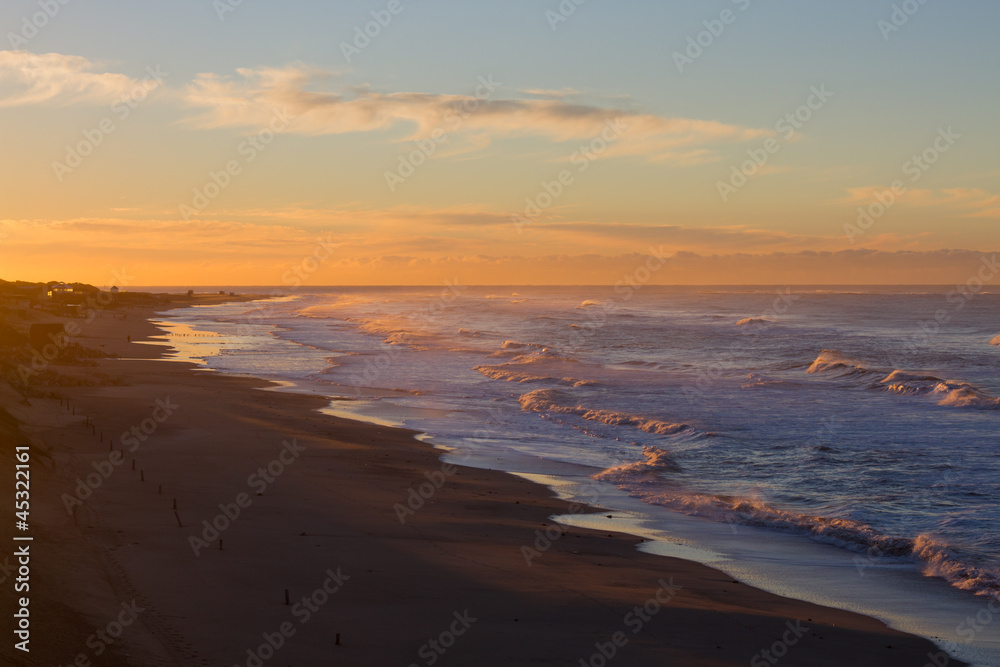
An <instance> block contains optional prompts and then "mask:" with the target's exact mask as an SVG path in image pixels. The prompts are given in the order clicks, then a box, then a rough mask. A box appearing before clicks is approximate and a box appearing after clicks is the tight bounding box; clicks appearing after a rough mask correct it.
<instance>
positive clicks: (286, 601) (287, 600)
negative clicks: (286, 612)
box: [285, 588, 292, 605]
mask: <svg viewBox="0 0 1000 667" xmlns="http://www.w3.org/2000/svg"><path fill="white" fill-rule="evenodd" d="M285 604H286V605H289V604H292V602H291V600H289V599H288V589H287V588H286V589H285Z"/></svg>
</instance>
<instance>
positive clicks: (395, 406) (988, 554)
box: [162, 284, 1000, 665]
mask: <svg viewBox="0 0 1000 667" xmlns="http://www.w3.org/2000/svg"><path fill="white" fill-rule="evenodd" d="M278 291H282V293H283V294H284V295H285V296H282V297H281V298H273V299H269V300H266V301H258V302H251V303H230V304H223V305H219V306H211V307H193V308H185V309H180V310H173V311H170V312H169V313H168V314H167V315H165V316H164V319H163V322H162V326H164V327H165V329H167V331H168V334H167V338H168V339H169V343H170V344H171V345H172V346H173V348H174V352H173V356H174V357H175V358H179V359H188V360H198V361H199V362H200V363H203V364H204V367H205V368H209V369H214V370H218V371H223V372H229V373H241V374H249V375H254V376H258V377H264V378H267V379H272V380H277V381H280V382H281V383H282V384H281V386H282V387H283V388H285V389H292V390H295V391H305V392H312V393H319V394H323V395H326V396H328V397H330V398H331V404H330V408H329V411H330V412H331V413H334V414H340V415H344V416H351V417H354V418H361V419H367V420H371V421H379V422H381V423H391V424H401V425H405V426H407V427H410V428H413V429H416V430H419V431H422V432H423V433H425V434H426V436H425V437H426V438H427V439H428V440H430V441H431V442H433V443H435V444H437V445H440V446H443V447H446V448H449V449H451V450H453V451H452V452H451V453H450V454H449V455H448V456H449V457H450V458H451V459H461V460H462V461H463V462H466V463H471V464H473V465H479V466H482V467H488V468H494V469H501V470H508V471H511V472H515V473H519V474H525V475H528V476H531V477H532V478H533V479H536V480H538V481H542V482H544V483H547V484H549V485H550V486H552V487H553V488H557V489H559V492H560V493H562V494H563V495H565V496H566V497H567V498H571V499H576V500H586V501H588V502H590V503H592V504H595V505H597V506H601V507H605V508H609V509H610V510H613V511H614V513H612V518H611V519H607V518H606V517H605V514H607V512H604V513H602V514H600V515H599V516H591V517H581V516H570V517H563V518H562V520H563V521H566V522H573V523H578V524H581V525H592V526H594V527H600V528H601V529H606V530H610V529H614V530H625V531H628V532H632V533H635V534H637V535H643V536H645V537H647V538H648V539H649V541H648V542H646V543H644V547H643V548H644V550H647V551H651V552H653V553H662V554H665V555H674V556H679V557H682V558H684V557H686V558H689V559H692V560H700V561H702V562H706V563H709V564H711V565H713V566H714V567H718V568H719V569H723V570H724V571H727V572H729V573H731V574H732V575H733V576H734V577H737V578H739V579H741V580H743V581H746V582H747V583H751V584H753V585H755V586H759V587H761V588H765V589H767V590H772V591H775V592H779V593H781V594H784V595H791V596H794V597H799V598H802V599H808V600H812V601H817V602H822V603H824V604H829V605H834V606H839V607H842V608H846V609H852V610H855V611H860V612H862V613H867V614H870V615H873V616H877V617H879V618H882V619H884V620H887V621H888V622H890V623H891V624H892V625H894V626H895V627H899V628H901V629H904V630H908V631H912V632H919V633H920V634H923V635H925V636H929V637H932V638H935V639H936V640H937V641H938V642H939V644H940V645H941V646H942V647H943V648H945V649H947V650H948V651H949V653H951V654H952V655H954V656H958V657H962V658H964V659H966V660H969V661H972V662H975V663H976V664H981V665H1000V521H998V519H1000V502H998V491H1000V429H998V425H1000V294H993V293H989V292H984V291H979V292H971V291H964V292H963V291H957V290H949V289H942V288H890V287H870V288H865V287H851V288H845V289H835V288H820V289H812V288H746V287H738V288H726V287H714V288H696V287H690V288H687V287H685V288H681V287H654V286H639V285H633V286H629V285H619V286H618V287H617V288H606V287H594V288H589V287H548V288H541V287H514V288H485V287H462V286H458V285H454V284H449V285H446V286H442V287H436V288H309V289H304V288H303V289H297V290H290V289H288V288H285V289H284V290H278ZM532 539H533V536H526V543H527V544H530V543H531V541H532Z"/></svg>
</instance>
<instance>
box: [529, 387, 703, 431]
mask: <svg viewBox="0 0 1000 667" xmlns="http://www.w3.org/2000/svg"><path fill="white" fill-rule="evenodd" d="M568 398H569V397H567V396H566V395H565V394H564V393H563V392H560V391H558V390H556V389H536V390H535V391H532V392H529V393H527V394H524V395H522V396H521V397H520V398H519V399H518V402H519V403H520V404H521V409H522V410H525V411H533V412H551V413H561V414H572V415H577V416H579V417H582V418H584V419H587V420H589V421H596V422H601V423H604V424H611V425H613V426H631V427H633V428H637V429H639V430H640V431H644V432H646V433H653V434H656V435H674V434H675V433H679V432H681V431H684V430H686V429H689V428H690V426H688V425H687V424H677V423H673V422H668V421H663V420H660V419H651V418H648V417H640V416H637V415H631V414H628V413H625V412H618V411H614V410H600V409H593V408H588V407H585V406H582V405H561V404H560V403H562V402H566V401H567V399H568Z"/></svg>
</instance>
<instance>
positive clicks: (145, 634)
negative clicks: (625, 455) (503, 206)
mask: <svg viewBox="0 0 1000 667" xmlns="http://www.w3.org/2000/svg"><path fill="white" fill-rule="evenodd" d="M219 298H221V297H216V299H219ZM206 302H208V300H206ZM155 312H156V310H154V309H152V308H135V309H132V310H131V311H130V312H129V316H128V318H127V319H124V320H122V319H116V318H115V317H113V316H112V314H111V313H110V312H109V313H105V316H104V317H100V318H98V319H95V320H94V321H93V322H91V323H90V324H88V325H87V326H86V327H83V328H82V330H81V333H80V335H79V336H77V337H75V338H74V339H73V340H74V341H75V342H78V343H80V344H82V345H84V346H87V347H91V348H95V349H98V350H102V351H104V352H106V353H111V354H115V355H117V357H118V358H100V359H95V360H94V361H93V363H94V365H92V366H82V365H80V366H55V365H53V370H56V371H57V372H58V373H60V374H62V375H64V376H70V377H78V378H84V379H86V378H91V379H93V378H98V379H99V382H98V383H95V384H92V385H90V386H48V387H38V388H37V390H38V392H41V393H44V394H46V395H47V396H45V397H37V396H32V397H30V398H28V399H24V398H22V397H21V396H20V395H19V394H18V393H17V392H15V391H14V390H13V389H12V388H11V387H10V386H8V385H6V384H2V385H0V397H2V406H3V408H4V409H5V410H6V411H7V412H8V413H9V415H10V416H11V417H12V418H13V419H14V420H16V422H17V423H15V422H14V421H12V420H11V419H9V418H7V416H6V415H2V414H0V417H3V419H2V420H0V428H2V429H3V443H4V445H3V446H4V458H5V460H6V461H8V462H10V461H12V456H11V452H10V451H9V450H11V449H12V448H13V446H15V444H19V443H26V442H30V451H31V482H32V485H31V499H32V503H31V529H30V534H31V535H32V536H33V537H34V540H33V542H32V543H31V554H32V557H31V590H30V596H31V603H30V610H31V617H30V618H31V639H30V648H31V651H30V653H23V652H20V651H17V650H15V649H14V646H13V643H14V642H12V641H11V640H10V637H11V636H12V631H11V630H12V629H13V628H11V627H10V626H11V625H12V622H13V621H12V618H11V612H10V610H11V609H12V608H13V607H14V600H13V594H12V592H11V590H12V589H11V586H10V582H9V579H10V578H11V576H12V575H10V574H7V575H6V576H7V578H8V582H7V583H5V584H4V601H5V603H4V604H5V609H4V612H5V617H6V618H7V621H6V622H7V624H8V632H7V633H6V636H7V637H8V640H7V641H5V642H4V644H3V646H2V648H0V656H2V661H3V662H4V664H19V665H89V664H94V665H185V666H188V665H246V666H253V665H261V664H270V665H296V666H309V665H358V666H362V665H435V664H440V665H566V666H580V665H592V666H595V667H598V666H600V665H605V664H620V665H636V666H638V665H685V666H687V665H713V666H715V665H717V666H722V665H748V664H749V665H754V666H757V665H773V664H781V665H837V666H840V665H872V666H875V665H907V666H917V667H919V666H922V665H925V664H939V665H943V664H949V665H957V664H959V663H957V662H955V661H950V662H942V661H945V660H946V658H945V657H944V655H943V654H940V653H939V650H938V649H937V648H936V647H935V646H934V645H933V644H932V643H930V642H928V641H926V640H924V639H921V638H918V637H914V636H910V635H906V634H903V633H900V632H897V631H894V630H892V629H890V628H888V627H886V626H885V625H884V624H883V623H881V622H879V621H877V620H874V619H871V618H868V617H865V616H860V615H857V614H852V613H847V612H843V611H838V610H833V609H828V608H824V607H819V606H816V605H812V604H808V603H805V602H800V601H797V600H792V599H788V598H783V597H779V596H776V595H772V594H769V593H765V592H762V591H759V590H756V589H753V588H750V587H748V586H746V585H743V584H741V583H738V582H736V581H734V580H732V579H731V578H730V577H729V576H726V575H724V574H723V573H721V572H718V571H716V570H713V569H710V568H707V567H705V566H702V565H699V564H696V563H692V562H688V561H683V560H677V559H672V558H664V557H659V556H653V555H648V554H643V553H640V552H638V551H637V550H636V548H635V544H636V542H637V541H638V539H637V538H635V537H632V536H628V535H624V534H612V533H603V532H601V533H598V532H594V531H589V530H583V529H577V528H565V527H559V526H557V525H554V524H553V522H552V521H551V520H550V518H549V517H550V516H552V515H557V514H564V513H568V512H570V511H578V510H579V509H580V508H571V507H569V506H568V505H567V503H565V502H563V501H560V500H558V499H556V498H554V497H553V494H552V493H551V492H550V491H549V490H548V489H546V488H544V487H541V486H538V485H535V484H532V483H530V482H528V481H526V480H524V479H522V478H519V477H516V476H513V475H508V474H506V473H501V472H495V471H489V470H481V469H473V468H465V467H453V466H449V465H447V464H443V463H442V462H441V460H440V458H439V455H440V452H439V451H437V450H434V449H433V448H431V447H430V446H428V445H427V444H425V443H422V442H420V441H418V440H416V439H414V438H413V433H411V432H408V431H404V430H401V429H392V428H386V427H381V426H375V425H371V424H366V423H361V422H355V421H349V420H344V419H339V418H335V417H331V416H327V415H324V414H322V413H320V412H318V409H320V408H323V407H324V406H325V401H323V400H321V399H318V398H316V397H311V396H303V395H297V394H290V393H279V392H274V391H264V389H266V388H267V387H268V384H267V383H266V382H264V381H262V380H257V379H252V378H241V377H232V376H223V375H221V374H216V373H211V372H205V371H200V370H197V369H196V368H195V367H194V366H193V365H191V364H186V363H178V362H170V361H164V360H160V359H159V358H158V357H159V354H160V350H161V349H162V348H159V347H155V346H150V345H143V344H140V341H143V340H148V339H149V337H150V336H152V335H155V334H156V333H158V329H156V327H155V326H154V325H152V324H151V323H150V322H149V321H148V318H150V317H152V316H153V315H154V313H155ZM15 324H16V322H15ZM13 477H14V475H13V468H12V465H8V467H7V469H6V470H5V473H4V475H3V476H2V483H0V488H2V491H3V494H4V497H6V498H11V497H13V492H14V490H13ZM4 508H5V509H4V510H3V521H4V522H5V525H7V526H12V525H13V522H14V518H13V516H12V513H13V509H12V506H11V504H10V503H4ZM593 511H595V512H596V511H598V508H594V509H593ZM10 532H12V531H10V530H8V534H9V533H10ZM10 544H11V542H10V541H8V545H10ZM11 551H12V549H11V547H10V546H7V547H4V549H3V552H2V553H0V561H3V559H5V558H7V559H9V561H11V562H13V560H14V559H13V557H12V554H11ZM526 556H527V557H526ZM529 561H530V562H529ZM935 659H936V660H937V661H938V662H933V660H935Z"/></svg>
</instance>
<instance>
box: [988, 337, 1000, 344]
mask: <svg viewBox="0 0 1000 667" xmlns="http://www.w3.org/2000/svg"><path fill="white" fill-rule="evenodd" d="M990 345H1000V336H997V337H996V338H994V339H993V340H991V341H990Z"/></svg>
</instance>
